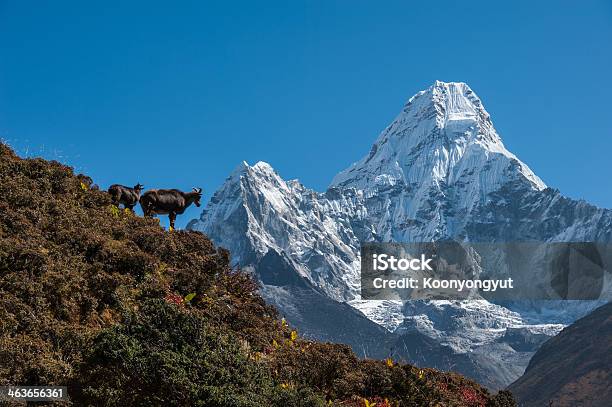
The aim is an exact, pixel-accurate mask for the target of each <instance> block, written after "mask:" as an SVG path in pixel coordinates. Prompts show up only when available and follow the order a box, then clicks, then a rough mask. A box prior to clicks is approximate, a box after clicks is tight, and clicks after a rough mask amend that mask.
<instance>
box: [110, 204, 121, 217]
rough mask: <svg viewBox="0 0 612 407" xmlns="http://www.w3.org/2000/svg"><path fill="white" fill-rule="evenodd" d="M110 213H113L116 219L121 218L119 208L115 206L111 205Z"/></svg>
mask: <svg viewBox="0 0 612 407" xmlns="http://www.w3.org/2000/svg"><path fill="white" fill-rule="evenodd" d="M110 213H112V214H113V216H114V217H116V218H118V217H119V208H117V207H116V206H115V205H111V206H110Z"/></svg>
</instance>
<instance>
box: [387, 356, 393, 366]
mask: <svg viewBox="0 0 612 407" xmlns="http://www.w3.org/2000/svg"><path fill="white" fill-rule="evenodd" d="M385 362H386V363H387V366H389V367H393V359H391V358H387V359H386V360H385Z"/></svg>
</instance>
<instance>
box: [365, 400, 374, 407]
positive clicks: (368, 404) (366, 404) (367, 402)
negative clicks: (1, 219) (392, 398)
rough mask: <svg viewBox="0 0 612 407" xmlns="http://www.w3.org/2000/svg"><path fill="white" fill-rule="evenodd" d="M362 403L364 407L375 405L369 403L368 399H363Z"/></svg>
mask: <svg viewBox="0 0 612 407" xmlns="http://www.w3.org/2000/svg"><path fill="white" fill-rule="evenodd" d="M363 403H364V404H365V407H375V406H376V403H370V401H369V400H368V399H363Z"/></svg>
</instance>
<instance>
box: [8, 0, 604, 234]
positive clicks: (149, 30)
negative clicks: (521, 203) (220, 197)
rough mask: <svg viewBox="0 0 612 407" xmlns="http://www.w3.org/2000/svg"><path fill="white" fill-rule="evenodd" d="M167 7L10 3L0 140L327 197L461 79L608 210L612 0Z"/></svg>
mask: <svg viewBox="0 0 612 407" xmlns="http://www.w3.org/2000/svg"><path fill="white" fill-rule="evenodd" d="M126 3H129V4H126ZM171 3H172V2H154V1H143V2H140V3H138V2H135V1H129V2H125V1H122V2H119V1H104V2H97V4H95V5H94V2H83V1H74V2H67V1H36V2H25V1H7V0H0V50H1V52H0V137H1V138H4V139H5V140H8V141H9V142H10V143H11V144H13V145H14V146H15V147H16V148H17V150H18V151H19V152H20V153H21V154H25V153H26V152H27V153H28V154H30V155H36V154H42V155H44V156H45V157H48V158H57V159H60V160H62V161H64V162H66V163H68V164H70V165H73V166H75V167H76V168H77V170H78V171H84V172H86V173H88V174H90V175H91V176H92V177H93V178H94V179H95V180H96V181H97V182H98V183H99V184H100V185H101V186H103V187H106V186H108V184H110V183H114V182H119V183H125V184H134V183H136V182H137V181H140V182H142V183H144V184H146V185H147V186H148V187H178V188H184V189H190V188H191V187H192V186H202V187H204V189H205V191H206V195H205V197H206V198H208V197H209V196H210V194H211V193H212V192H214V190H215V189H216V188H217V187H219V186H220V184H221V183H222V182H223V180H224V179H225V178H226V177H227V176H228V175H229V173H230V172H231V171H232V169H233V168H234V167H236V166H237V165H238V163H240V162H241V161H242V160H246V161H248V162H249V163H254V162H256V161H259V160H264V161H267V162H269V163H270V164H272V166H273V167H274V168H276V170H277V171H278V172H279V173H280V174H281V175H282V176H283V177H285V178H299V179H300V180H301V181H302V182H303V183H304V184H305V185H306V186H308V187H312V188H315V189H318V190H324V189H325V187H326V186H327V184H328V183H329V182H330V180H331V178H332V177H333V175H335V174H336V173H337V172H338V171H339V170H341V169H343V168H345V167H346V166H348V165H349V164H350V163H352V162H353V161H356V160H357V159H359V158H361V156H363V155H364V154H366V153H367V152H368V151H369V148H370V146H371V144H372V142H373V141H374V139H375V138H376V136H377V135H378V133H379V132H380V131H381V130H382V129H383V128H384V127H385V126H386V125H387V124H388V123H389V121H390V120H392V119H393V117H394V116H395V115H396V114H397V112H398V111H399V110H400V109H401V107H402V105H403V103H404V101H405V100H406V99H407V98H409V97H410V96H411V95H413V94H414V93H415V92H417V91H419V90H421V89H424V88H426V87H428V86H429V85H431V83H432V82H433V81H434V80H436V79H440V80H444V81H464V82H467V83H468V84H469V85H470V86H471V87H472V88H473V89H474V90H475V91H476V93H478V95H479V96H480V97H481V98H482V99H483V101H484V104H485V106H486V108H487V109H488V111H489V112H490V113H491V115H492V118H493V121H494V123H495V126H496V127H497V129H498V131H499V133H500V134H501V136H502V138H503V139H504V142H505V144H506V146H507V147H508V148H509V149H510V150H511V151H513V152H514V153H515V154H517V155H518V156H519V157H520V158H521V159H522V160H523V161H525V162H526V163H527V164H528V165H529V166H531V168H532V169H533V170H534V171H535V172H536V173H537V174H538V175H540V177H541V178H542V179H543V180H544V181H545V182H546V183H547V184H548V185H550V186H554V187H557V188H559V189H560V190H561V191H562V192H563V193H565V194H566V195H568V196H571V197H574V198H584V199H587V200H588V201H591V202H593V203H595V204H597V205H600V206H604V207H609V208H611V207H612V188H611V187H610V182H609V180H610V176H611V174H612V171H611V170H612V160H611V159H610V154H611V151H612V103H611V101H610V100H611V95H612V78H611V74H612V2H610V1H604V0H586V1H580V2H578V1H533V0H531V1H506V2H495V1H490V0H488V1H469V2H455V1H447V2H443V1H437V2H426V1H399V2H395V1H380V2H375V1H355V0H352V1H330V0H326V1H278V2H277V1H265V2H264V1H250V2H238V1H234V2H229V1H219V2H204V1H194V2H186V1H181V2H174V3H175V4H173V5H172V6H170V4H171ZM198 214H199V210H196V209H195V208H192V209H190V210H189V211H188V212H187V214H186V215H184V216H183V217H182V218H180V219H179V221H178V222H177V223H178V225H181V226H182V225H184V224H185V223H186V222H187V221H188V220H189V219H190V218H192V217H195V216H197V215H198Z"/></svg>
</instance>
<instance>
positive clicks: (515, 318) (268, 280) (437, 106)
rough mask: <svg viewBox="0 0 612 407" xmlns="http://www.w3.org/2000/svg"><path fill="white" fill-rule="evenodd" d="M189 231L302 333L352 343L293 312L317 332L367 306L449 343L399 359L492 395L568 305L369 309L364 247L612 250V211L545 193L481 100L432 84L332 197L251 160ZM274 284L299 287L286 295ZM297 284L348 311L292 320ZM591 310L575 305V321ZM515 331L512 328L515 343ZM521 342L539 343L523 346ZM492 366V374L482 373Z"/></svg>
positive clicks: (335, 184)
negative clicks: (476, 383) (561, 245)
mask: <svg viewBox="0 0 612 407" xmlns="http://www.w3.org/2000/svg"><path fill="white" fill-rule="evenodd" d="M188 227H189V228H191V229H196V230H201V231H203V232H205V233H206V234H207V235H208V236H210V237H211V238H212V239H213V241H214V242H215V243H216V244H218V245H220V246H223V247H226V248H227V249H229V250H230V251H231V253H232V256H233V260H234V262H235V263H236V264H239V265H241V266H242V267H247V266H248V267H251V268H252V269H253V270H254V271H255V273H256V274H257V275H258V276H259V278H260V280H261V281H262V283H263V285H264V288H263V290H262V291H263V292H264V293H265V294H264V295H265V296H267V298H268V300H269V301H271V302H273V303H275V304H276V305H277V306H278V307H279V308H280V311H281V312H284V313H286V314H288V315H292V316H293V319H291V318H289V320H290V321H291V322H294V323H296V324H297V326H298V327H300V323H302V326H303V327H305V330H306V332H305V333H306V334H309V333H311V334H312V335H313V336H317V337H321V336H325V339H329V340H340V341H345V342H346V341H347V338H346V337H347V336H351V335H350V334H345V335H344V337H343V338H339V337H338V335H340V334H339V333H338V335H327V336H326V335H323V334H322V332H323V330H321V329H318V328H317V327H316V326H315V325H316V323H314V322H312V318H311V319H309V321H310V322H308V323H305V322H304V319H303V318H301V317H299V316H298V314H300V313H301V314H304V313H308V312H310V311H309V310H312V312H313V313H315V314H317V315H318V317H317V318H318V319H319V320H320V327H323V326H328V327H329V326H331V325H333V322H334V321H333V319H334V318H335V319H336V320H338V319H340V318H342V317H341V316H340V315H346V313H347V312H349V313H350V312H353V311H355V312H357V311H356V310H359V311H360V312H362V313H363V314H364V315H366V316H367V317H368V318H369V320H370V322H374V323H376V324H378V325H381V326H384V327H385V328H386V329H387V330H388V331H390V332H391V331H395V332H394V335H396V336H397V337H402V336H404V337H405V336H406V335H408V336H409V337H410V338H411V340H412V341H413V342H414V341H415V340H416V339H415V335H417V336H418V335H420V337H421V339H422V340H425V339H423V338H427V343H432V342H430V341H433V343H436V344H438V345H439V346H442V347H444V352H442V354H444V358H446V359H444V358H440V359H435V358H433V357H432V358H430V359H429V360H428V359H427V358H423V356H422V355H421V356H419V357H420V358H421V359H422V360H418V357H417V356H416V355H415V354H414V352H412V353H411V352H408V351H406V352H403V353H402V352H400V351H398V350H397V349H398V348H402V347H403V348H404V349H408V348H410V346H407V345H405V341H404V345H402V346H396V347H391V348H389V349H394V350H390V352H396V353H399V354H401V356H403V357H406V358H410V359H411V360H412V361H413V362H422V364H425V365H427V364H429V365H434V366H437V367H441V368H451V369H452V368H455V369H459V370H460V371H463V372H464V373H466V374H468V375H471V376H472V377H475V378H476V379H477V380H481V382H483V383H485V384H488V385H490V386H491V387H503V386H505V385H507V384H509V383H511V382H512V381H513V380H515V379H516V378H517V377H518V376H519V375H520V374H521V373H522V371H523V370H524V368H525V367H526V365H527V361H528V360H529V357H530V356H531V354H532V352H533V351H534V350H535V348H536V347H537V344H538V343H540V342H541V337H539V336H537V335H540V334H541V335H546V336H550V335H554V334H555V333H556V332H558V331H559V330H560V329H561V327H562V325H555V324H556V323H559V322H561V323H567V320H566V319H563V317H562V315H564V314H563V313H560V312H558V310H559V307H558V306H552V307H551V308H550V309H548V310H547V312H540V313H538V310H539V308H538V306H534V305H533V304H512V306H511V307H510V308H512V310H510V309H508V307H509V306H508V305H507V306H505V307H504V306H501V305H495V304H491V303H488V302H486V301H485V302H483V303H481V304H480V305H476V306H475V305H474V304H469V303H467V304H466V303H459V302H443V303H440V302H420V303H408V304H406V305H405V306H403V305H402V304H401V303H398V302H393V301H385V302H375V301H362V300H360V297H359V283H360V280H359V267H360V254H359V250H360V244H361V243H362V242H371V241H379V242H422V241H435V240H439V239H448V238H453V239H458V240H469V241H481V242H505V241H602V242H609V241H610V240H611V238H612V214H611V211H609V210H604V209H599V208H596V207H594V206H592V205H589V204H587V203H586V202H583V201H574V200H571V199H567V198H564V197H563V196H561V195H560V194H559V192H558V191H556V190H553V189H550V188H547V187H546V185H545V184H544V183H543V182H542V180H540V179H539V178H538V177H537V176H536V175H535V174H534V173H533V172H532V171H531V170H530V169H529V168H528V167H527V166H526V165H525V164H524V163H522V162H521V161H520V160H518V158H516V157H515V156H514V155H513V154H512V153H510V152H509V151H508V150H507V149H506V148H505V147H504V145H503V143H502V141H501V138H500V137H499V135H498V134H497V132H496V131H495V128H494V127H493V124H492V122H491V119H490V116H489V114H488V113H487V112H486V110H485V109H484V107H483V105H482V103H481V101H480V99H479V98H478V97H477V96H476V94H475V93H474V92H473V91H472V90H471V89H470V88H469V87H468V86H467V85H466V84H464V83H443V82H436V83H435V84H434V85H433V86H431V87H430V88H429V89H427V90H424V91H422V92H419V93H418V94H417V95H415V96H414V97H412V98H411V99H410V100H409V101H408V102H407V103H406V105H405V106H404V108H403V109H402V111H401V112H400V114H399V115H398V116H397V117H396V119H395V120H394V121H393V122H392V123H391V124H390V125H389V126H388V127H387V128H386V129H385V130H384V131H383V132H382V133H381V134H380V136H379V137H378V139H377V140H376V141H375V143H374V145H373V146H372V149H371V151H370V153H369V154H368V155H366V156H365V157H364V158H362V159H361V160H360V161H358V162H356V163H355V164H353V165H351V166H350V167H349V168H347V169H346V170H344V171H342V172H341V173H339V174H338V175H336V177H335V178H334V179H333V181H332V183H331V185H330V187H329V189H328V190H327V191H326V192H324V193H319V192H315V191H312V190H310V189H308V188H306V187H304V186H303V185H302V184H300V183H299V182H298V181H296V180H292V181H285V180H283V179H282V178H281V177H280V176H279V175H278V174H277V173H276V172H275V171H274V170H273V169H272V167H271V166H270V165H268V164H266V163H263V162H259V163H257V164H255V165H253V166H249V165H248V164H246V163H243V164H241V165H240V166H239V167H238V168H237V169H236V170H235V171H234V172H233V173H232V174H231V176H230V177H229V178H228V179H227V180H226V182H225V184H224V185H223V186H222V187H221V188H220V189H219V190H218V191H217V192H216V193H215V194H214V196H213V197H212V199H211V201H210V202H209V204H208V205H207V207H206V209H205V210H204V211H203V213H202V215H201V217H200V219H196V220H193V221H192V222H190V224H189V226H188ZM271 258H275V259H276V260H274V261H278V259H282V264H283V270H284V271H283V273H278V272H276V273H275V272H273V271H271V270H270V267H269V265H270V264H271ZM280 274H282V275H280ZM537 278H538V276H534V279H536V280H537ZM275 287H284V288H287V287H291V289H289V288H287V289H286V290H285V291H282V292H281V291H278V290H276V291H275ZM293 287H300V290H312V291H315V292H316V293H317V295H323V296H324V297H325V298H326V299H330V300H332V301H337V302H343V303H344V302H347V303H348V304H350V305H352V308H350V309H348V310H347V308H342V309H343V311H342V312H335V313H334V312H331V311H329V312H327V311H326V312H320V310H319V311H317V310H315V309H314V307H310V308H309V307H308V306H307V305H302V306H301V307H299V308H300V310H297V309H296V306H295V303H293V305H291V304H292V303H291V302H290V301H280V300H278V301H275V298H274V293H275V292H276V293H277V294H278V295H279V296H285V298H289V296H288V295H287V294H286V293H287V292H291V290H293ZM300 293H302V294H301V296H302V298H306V296H305V295H303V291H300ZM318 298H320V297H318ZM313 301H314V300H313ZM338 306H342V307H345V306H344V305H342V304H338ZM593 306H594V304H587V305H584V304H582V305H579V306H578V308H577V309H579V311H580V312H578V311H576V317H578V316H580V315H582V314H583V313H584V312H588V310H589V309H591V308H592V307H593ZM514 311H519V312H518V313H517V312H514ZM564 312H565V311H564ZM326 315H328V316H329V317H327V319H326ZM527 315H528V317H527ZM543 315H546V317H542V316H543ZM300 321H301V322H300ZM357 325H360V326H362V325H363V324H361V323H360V324H357ZM509 328H510V329H515V331H512V332H513V334H512V335H509V336H506V331H507V330H508V329H509ZM346 329H348V328H346ZM357 329H358V328H355V330H357ZM367 329H370V328H367ZM516 330H518V331H516ZM527 331H529V332H527ZM532 331H533V332H537V335H536V334H534V333H533V332H532ZM345 332H346V331H345ZM355 332H356V331H355ZM340 336H342V335H340ZM353 336H354V337H358V336H359V335H357V334H355V335H353ZM374 336H376V335H374ZM521 336H522V337H524V338H525V341H527V342H529V341H531V342H534V341H535V343H536V344H535V345H533V346H531V347H529V346H527V345H526V344H523V345H517V343H519V344H520V341H521V339H520V337H521ZM394 338H395V337H394ZM534 338H537V339H534ZM393 340H395V339H393ZM393 340H392V341H393ZM387 341H388V339H384V340H382V339H381V340H380V343H387ZM348 342H351V341H348ZM355 342H357V343H355ZM417 342H418V341H417ZM531 342H529V343H531ZM351 345H352V346H353V348H354V349H355V350H356V351H357V352H358V353H361V354H364V355H365V354H366V353H368V352H364V351H362V349H360V348H359V341H352V342H351ZM368 346H371V344H369V345H368ZM381 346H382V345H381ZM513 346H514V347H513ZM515 347H516V349H515ZM448 350H450V351H451V354H454V355H457V358H456V363H454V362H449V363H447V364H443V363H441V362H440V361H441V360H442V359H444V360H447V359H448V358H449V357H450V358H452V355H451V356H449V355H448V354H447V353H448V352H447V351H448ZM385 351H386V350H385ZM369 353H370V354H373V353H374V354H377V355H380V352H372V351H371V350H370V352H369ZM459 355H462V356H459ZM466 355H467V356H466ZM496 355H497V356H498V357H497V359H495V357H496ZM483 358H486V360H487V361H488V362H487V363H488V364H489V367H488V368H487V369H484V368H479V367H478V366H479V365H482V364H483V360H484V359H483ZM494 359H495V361H494Z"/></svg>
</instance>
